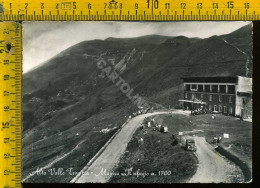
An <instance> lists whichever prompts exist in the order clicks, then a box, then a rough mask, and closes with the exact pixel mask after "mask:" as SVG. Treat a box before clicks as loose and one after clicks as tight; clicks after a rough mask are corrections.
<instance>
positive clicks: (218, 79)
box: [182, 76, 238, 83]
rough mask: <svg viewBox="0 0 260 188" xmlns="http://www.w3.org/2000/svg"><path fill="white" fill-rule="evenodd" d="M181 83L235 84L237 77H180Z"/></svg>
mask: <svg viewBox="0 0 260 188" xmlns="http://www.w3.org/2000/svg"><path fill="white" fill-rule="evenodd" d="M182 79H183V82H189V83H237V80H238V77H237V76H232V77H182Z"/></svg>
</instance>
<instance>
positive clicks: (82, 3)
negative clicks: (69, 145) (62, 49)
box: [0, 0, 260, 188]
mask: <svg viewBox="0 0 260 188" xmlns="http://www.w3.org/2000/svg"><path fill="white" fill-rule="evenodd" d="M259 19H260V1H259V0H73V1H69V0H0V21H4V22H0V127H1V128H0V188H12V187H21V137H22V133H21V130H22V114H21V103H22V97H21V96H22V92H21V88H22V85H21V83H22V81H21V79H22V78H21V75H22V45H21V43H22V30H21V23H19V22H15V21H26V20H27V21H37V20H39V21H51V20H56V21H59V20H66V21H70V20H89V21H90V20H119V21H123V20H128V21H142V20H143V21H152V20H154V21H167V20H168V21H171V20H172V21H174V20H176V21H182V20H192V21H193V20H259Z"/></svg>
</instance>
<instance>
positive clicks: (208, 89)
mask: <svg viewBox="0 0 260 188" xmlns="http://www.w3.org/2000/svg"><path fill="white" fill-rule="evenodd" d="M204 87H205V92H208V93H209V92H210V85H205V86H204Z"/></svg>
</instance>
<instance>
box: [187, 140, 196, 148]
mask: <svg viewBox="0 0 260 188" xmlns="http://www.w3.org/2000/svg"><path fill="white" fill-rule="evenodd" d="M185 149H186V150H187V151H197V147H196V145H195V140H193V139H187V140H186V146H185Z"/></svg>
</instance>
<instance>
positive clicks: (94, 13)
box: [0, 0, 260, 21]
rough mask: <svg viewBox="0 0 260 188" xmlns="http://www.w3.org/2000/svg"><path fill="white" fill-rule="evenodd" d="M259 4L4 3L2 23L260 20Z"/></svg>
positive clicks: (196, 0) (160, 0) (145, 0)
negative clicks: (37, 21) (11, 21)
mask: <svg viewBox="0 0 260 188" xmlns="http://www.w3.org/2000/svg"><path fill="white" fill-rule="evenodd" d="M259 19H260V2H259V0H71V1H70V0H52V1H47V0H2V2H0V20H3V21H5V20H8V21H10V20H13V21H16V20H21V21H25V20H27V21H36V20H39V21H42V20H43V21H51V20H57V21H58V20H66V21H72V20H129V21H134V20H136V21H139V20H147V21H149V20H155V21H170V20H177V21H181V20H259Z"/></svg>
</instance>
